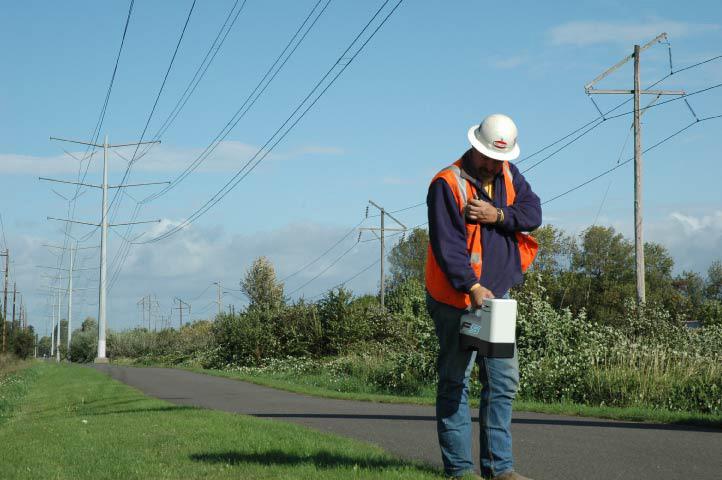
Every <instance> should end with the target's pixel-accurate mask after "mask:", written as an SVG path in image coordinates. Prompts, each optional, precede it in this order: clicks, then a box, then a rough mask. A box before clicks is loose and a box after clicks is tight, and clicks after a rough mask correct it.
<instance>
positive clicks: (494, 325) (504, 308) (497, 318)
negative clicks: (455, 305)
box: [459, 298, 516, 358]
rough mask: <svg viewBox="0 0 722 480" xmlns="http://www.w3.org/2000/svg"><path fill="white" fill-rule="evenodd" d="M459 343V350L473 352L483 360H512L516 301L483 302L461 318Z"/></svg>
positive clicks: (514, 339) (501, 299)
mask: <svg viewBox="0 0 722 480" xmlns="http://www.w3.org/2000/svg"><path fill="white" fill-rule="evenodd" d="M459 341H460V343H461V349H462V350H476V351H477V352H479V353H478V354H479V355H481V356H483V357H494V358H511V357H513V356H514V342H515V341H516V300H511V299H507V298H487V299H485V300H484V303H483V304H482V306H481V308H477V309H475V310H471V311H470V312H468V313H465V314H464V315H462V316H461V320H460V325H459Z"/></svg>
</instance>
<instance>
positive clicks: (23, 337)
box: [12, 330, 35, 359]
mask: <svg viewBox="0 0 722 480" xmlns="http://www.w3.org/2000/svg"><path fill="white" fill-rule="evenodd" d="M12 347H13V353H15V355H17V356H18V357H19V358H22V359H26V358H28V357H29V356H31V355H33V354H34V350H35V335H33V333H32V332H31V331H29V330H19V331H18V332H16V333H15V335H14V336H13V338H12Z"/></svg>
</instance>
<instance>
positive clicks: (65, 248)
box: [42, 243, 100, 250]
mask: <svg viewBox="0 0 722 480" xmlns="http://www.w3.org/2000/svg"><path fill="white" fill-rule="evenodd" d="M42 246H43V247H47V248H59V249H60V250H70V248H69V247H61V246H59V245H47V244H45V243H44V244H42ZM95 248H100V245H96V246H94V247H73V248H72V249H73V250H91V249H95Z"/></svg>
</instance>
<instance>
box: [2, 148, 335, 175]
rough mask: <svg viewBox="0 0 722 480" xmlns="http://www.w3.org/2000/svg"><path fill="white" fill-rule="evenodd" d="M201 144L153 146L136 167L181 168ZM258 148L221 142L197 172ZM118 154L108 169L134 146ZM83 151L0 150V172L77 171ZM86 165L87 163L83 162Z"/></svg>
mask: <svg viewBox="0 0 722 480" xmlns="http://www.w3.org/2000/svg"><path fill="white" fill-rule="evenodd" d="M203 152H204V148H174V147H168V146H165V145H159V146H156V147H153V149H152V150H150V153H148V155H146V156H142V157H140V158H137V159H136V163H135V166H134V167H133V168H134V170H136V171H144V172H180V171H182V170H183V169H184V168H186V166H188V165H190V163H191V162H192V161H194V160H195V159H196V158H198V157H199V156H200V155H202V154H203ZM256 152H258V147H257V146H255V145H249V144H247V143H242V142H237V141H224V142H221V143H220V144H219V145H218V147H217V148H216V149H215V151H214V152H213V153H212V154H210V155H209V156H208V158H207V159H205V160H204V161H203V163H202V164H201V165H200V166H199V167H198V169H197V170H196V171H198V172H231V171H235V170H237V169H238V168H240V167H241V166H242V165H243V164H244V163H245V162H247V161H248V160H250V159H251V158H252V157H253V156H254V155H255V154H256ZM116 153H118V154H119V155H120V156H122V157H120V156H118V155H114V154H111V155H110V156H109V157H108V158H109V163H110V170H111V171H116V172H117V171H124V170H125V167H126V165H127V162H126V159H129V158H130V157H131V156H132V155H133V147H124V148H120V149H118V150H116ZM343 153H344V150H343V149H341V148H339V147H334V146H324V145H307V146H301V147H297V148H294V149H291V150H288V151H280V152H273V153H271V154H269V155H268V157H267V158H268V159H269V160H284V161H288V160H295V159H297V158H300V157H302V156H306V155H342V154H343ZM83 154H84V152H68V154H67V155H66V154H62V155H51V156H34V155H20V154H12V153H0V173H7V174H36V175H42V176H53V175H58V174H66V175H67V174H72V175H74V176H75V175H77V173H78V168H79V165H80V163H79V161H78V160H76V159H75V158H73V156H74V157H76V158H78V159H81V158H83ZM93 159H94V161H93V162H92V163H91V165H90V169H89V171H90V172H93V173H97V172H100V169H101V167H102V152H101V151H96V152H95V154H94V156H93ZM83 165H84V167H83V168H85V165H87V163H83Z"/></svg>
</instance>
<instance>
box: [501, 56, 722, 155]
mask: <svg viewBox="0 0 722 480" xmlns="http://www.w3.org/2000/svg"><path fill="white" fill-rule="evenodd" d="M721 58H722V55H717V56H714V57H710V58H708V59H706V60H702V61H700V62H697V63H694V64H692V65H689V66H687V67H684V68H680V69H678V70H673V71H670V73H668V74H667V75H665V76H664V77H662V78H660V79H659V80H657V81H656V82H654V83H652V84H651V85H649V86H648V87H647V88H648V89H649V88H652V87H655V86H657V85H659V84H660V83H662V82H663V81H665V80H667V79H668V78H670V77H672V76H673V75H676V74H677V73H680V72H684V71H686V70H690V69H692V68H696V67H699V66H701V65H704V64H706V63H710V62H713V61H716V60H719V59H721ZM714 88H716V87H714ZM700 93H701V92H700ZM673 100H676V99H672V100H670V101H673ZM631 101H632V99H631V98H628V99H626V100H624V101H623V102H621V103H619V104H618V105H616V106H615V107H613V108H611V109H610V110H607V111H606V112H604V113H603V114H601V115H599V116H598V117H596V118H594V119H592V120H590V121H588V122H587V123H585V124H583V125H581V126H580V127H578V128H576V129H574V130H572V131H571V132H569V133H567V134H566V135H564V136H563V137H561V138H558V139H557V140H555V141H553V142H552V143H550V144H548V145H546V146H544V147H542V148H540V149H538V150H536V151H535V152H533V153H531V154H529V155H527V156H526V157H523V158H522V159H520V160H519V161H517V162H515V163H516V164H517V165H519V164H521V163H524V162H525V161H527V160H529V159H531V158H533V157H535V156H536V155H538V154H540V153H542V152H544V151H546V150H548V149H549V148H551V147H553V146H554V145H556V144H558V143H559V142H561V141H564V140H566V139H567V138H569V137H571V136H573V135H575V134H576V133H578V132H580V131H582V130H584V129H585V128H587V127H588V126H590V125H592V124H593V123H595V122H597V121H599V120H611V119H612V118H616V117H607V115H608V114H610V113H612V112H614V111H616V110H618V109H619V108H621V107H623V106H624V105H626V104H627V103H629V102H631ZM665 103H666V102H665ZM631 113H634V112H633V111H632V112H628V113H625V114H624V115H629V114H631ZM620 116H621V115H620Z"/></svg>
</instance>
